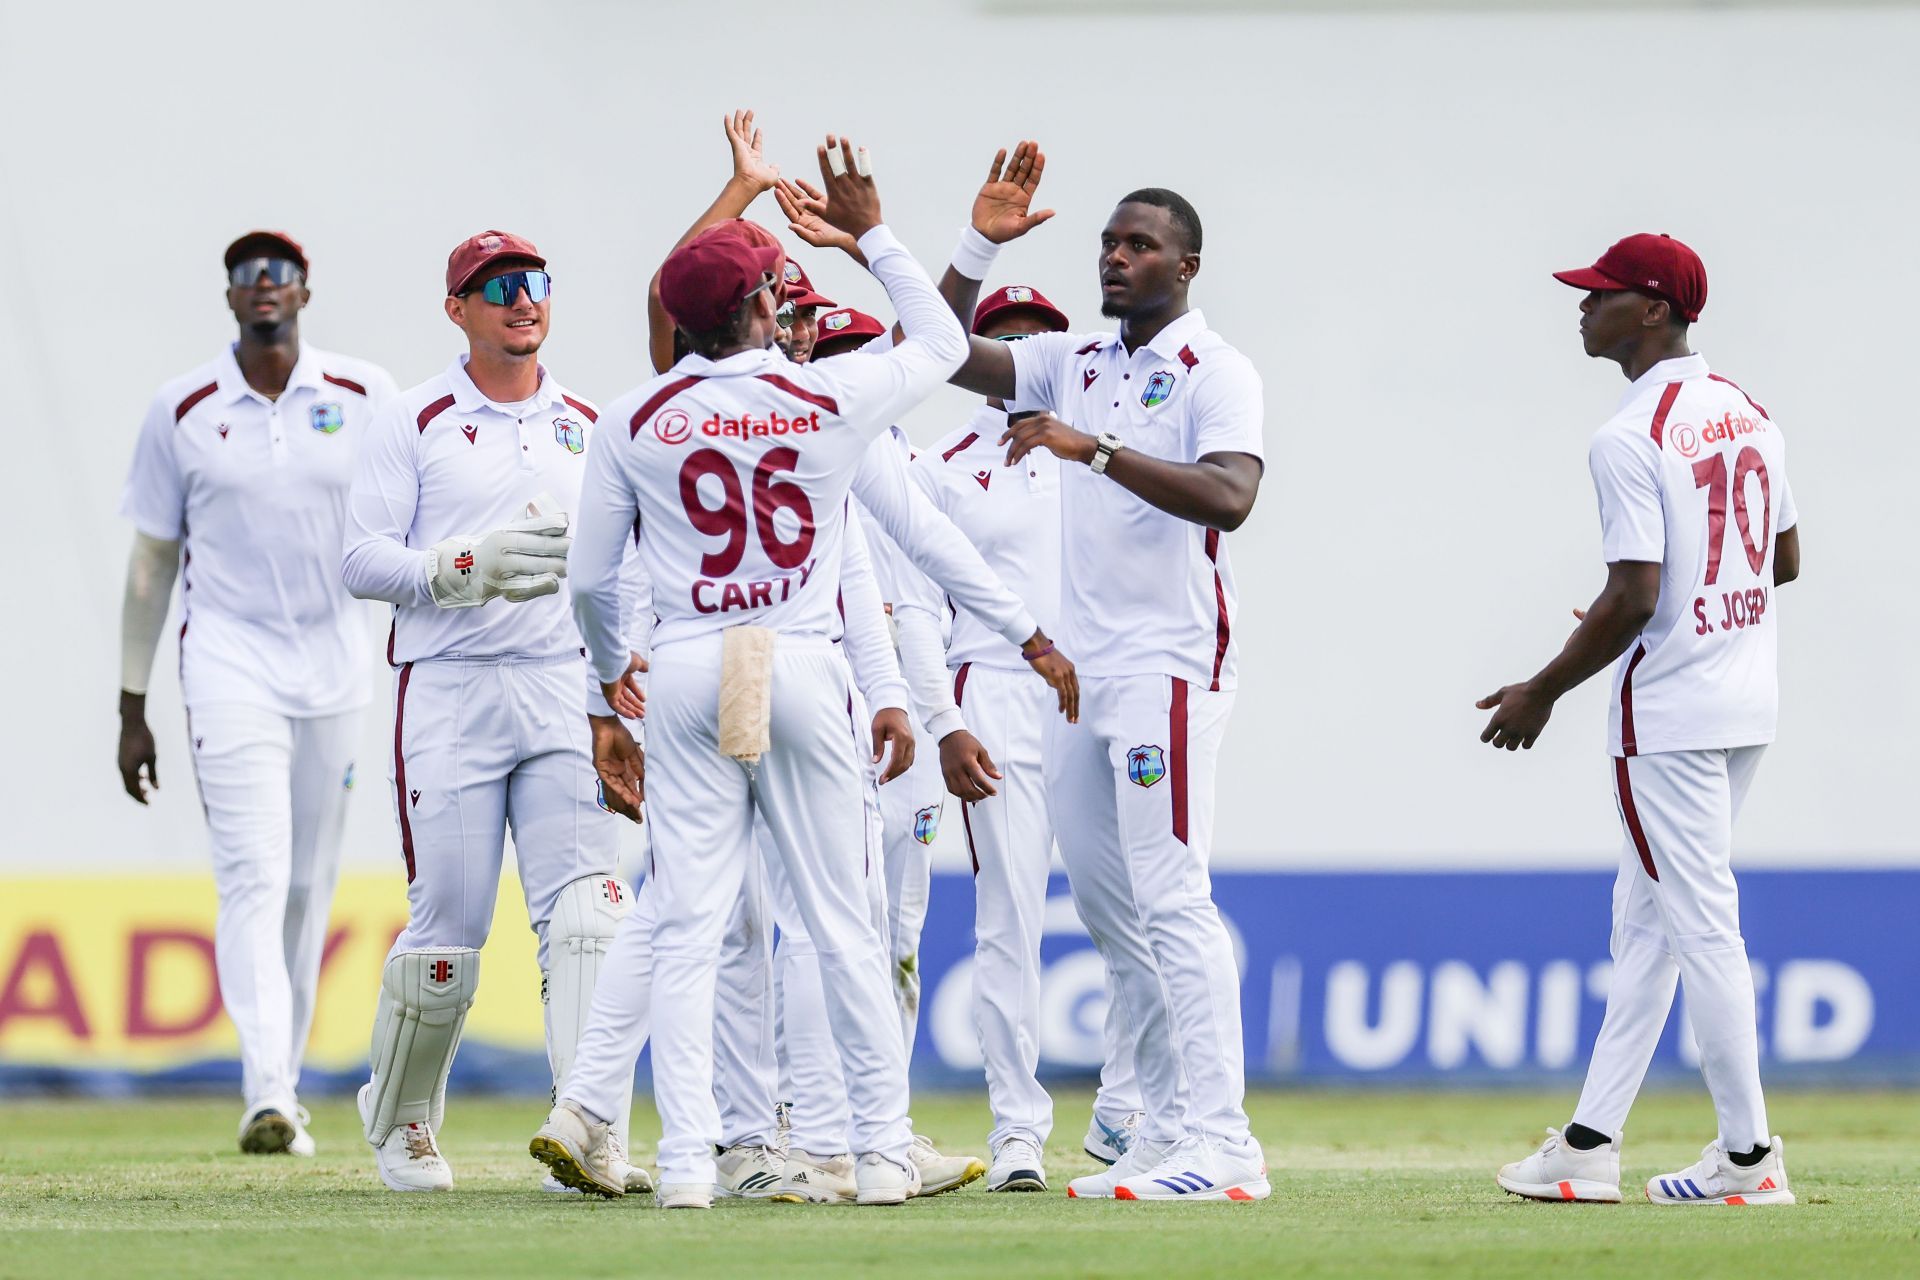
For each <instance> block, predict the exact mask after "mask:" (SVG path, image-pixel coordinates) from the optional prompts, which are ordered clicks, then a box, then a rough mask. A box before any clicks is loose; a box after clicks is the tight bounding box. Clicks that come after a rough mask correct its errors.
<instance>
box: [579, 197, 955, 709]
mask: <svg viewBox="0 0 1920 1280" xmlns="http://www.w3.org/2000/svg"><path fill="white" fill-rule="evenodd" d="M860 247H861V249H862V251H863V252H864V253H865V254H866V257H867V260H868V262H869V263H870V264H871V269H872V271H873V273H874V275H875V276H877V277H878V278H879V279H880V282H881V283H882V284H883V285H885V286H886V289H887V292H888V295H889V297H890V298H891V299H892V301H893V304H894V308H895V311H896V312H897V313H898V314H899V316H900V318H901V323H902V324H903V326H904V327H905V329H906V332H907V337H906V339H905V340H904V341H902V342H901V343H900V344H899V345H898V346H897V347H896V348H895V349H894V350H893V351H891V352H889V353H887V354H886V355H884V356H873V357H868V358H862V359H851V358H848V359H839V360H827V361H822V362H820V363H818V364H807V365H796V364H794V363H792V362H791V361H789V360H788V359H787V358H786V357H785V356H784V355H782V354H780V353H779V352H778V351H777V350H760V351H743V352H739V353H737V354H734V355H731V356H728V357H727V358H726V359H724V360H719V361H713V360H708V359H706V358H705V357H703V356H700V355H697V354H693V355H688V356H687V357H685V358H684V359H682V360H681V361H679V362H678V363H677V364H675V365H674V367H673V368H672V369H669V370H668V371H667V372H666V373H664V374H661V375H660V376H658V377H656V378H654V379H652V380H650V381H648V382H647V383H645V384H643V385H642V386H640V387H638V388H636V389H635V390H633V391H630V392H628V393H627V394H626V395H624V396H622V397H620V398H619V399H618V400H617V401H615V402H614V404H613V405H612V406H610V410H609V418H608V423H609V430H608V431H607V432H606V433H604V435H603V437H602V444H603V446H604V447H601V448H596V449H595V450H593V451H592V453H591V454H589V456H588V460H587V470H588V476H587V483H586V487H585V491H584V493H583V497H582V503H581V511H580V521H579V527H578V530H577V534H576V537H575V541H574V546H573V553H572V556H571V558H570V560H569V564H568V568H569V575H570V581H571V582H572V584H573V594H574V606H575V616H576V618H577V620H578V622H579V626H580V634H581V635H583V636H584V637H585V638H586V641H587V651H588V654H589V656H590V658H591V660H592V662H593V665H594V669H595V671H596V672H597V673H599V674H600V676H601V678H602V679H611V678H613V676H612V675H611V674H609V673H610V672H616V668H617V667H619V666H623V665H624V662H625V644H624V642H623V641H622V640H621V638H620V635H619V622H620V612H619V608H618V601H617V596H616V582H615V580H616V578H617V576H618V567H619V557H620V552H621V547H622V543H623V542H624V541H625V539H626V536H627V531H628V530H629V529H631V528H632V526H633V523H634V519H635V516H636V514H637V515H638V518H639V527H640V557H641V560H642V562H643V563H644V565H645V568H646V573H647V577H648V579H649V580H650V581H651V582H652V584H653V609H654V614H655V616H656V617H657V618H658V619H659V621H658V622H657V623H656V624H655V626H654V631H653V645H654V648H655V649H656V650H658V649H659V648H661V647H663V646H665V645H670V644H675V643H678V642H682V641H686V640H690V639H696V638H699V637H702V636H708V635H713V634H715V633H717V632H719V631H720V630H722V629H723V628H726V627H730V626H736V625H740V624H751V625H753V626H760V627H767V628H769V629H772V630H774V631H778V632H781V633H784V634H790V635H816V636H823V637H830V636H834V635H837V634H839V617H838V595H839V584H840V575H839V568H840V564H841V556H842V544H843V541H844V537H845V525H846V520H847V518H848V512H847V505H848V504H847V495H848V490H849V488H850V486H851V483H852V480H853V476H854V472H855V471H856V470H857V469H858V468H859V467H860V464H861V461H862V459H863V457H865V455H866V453H867V447H868V445H869V443H870V442H871V441H873V440H874V439H875V438H876V437H878V436H879V435H880V434H881V433H882V432H884V431H885V430H886V429H887V427H888V426H889V425H890V424H891V423H892V422H893V421H894V420H895V419H896V418H898V417H899V416H900V415H901V414H902V413H904V412H905V411H906V410H907V409H909V408H911V407H912V406H913V405H914V404H916V403H918V402H919V401H920V400H921V399H923V398H924V397H925V396H926V395H927V394H928V393H929V392H930V391H932V390H933V388H934V387H936V386H938V385H939V384H940V382H941V381H943V380H944V379H945V378H947V377H948V376H949V375H950V374H951V373H952V372H953V371H954V370H955V369H956V368H958V367H959V365H960V363H961V361H962V360H963V359H964V358H965V355H966V336H965V334H964V333H963V332H962V331H961V329H960V326H959V324H958V323H957V322H956V321H955V320H954V319H953V316H952V315H951V314H950V313H949V312H948V311H947V309H946V305H945V303H944V302H942V301H941V299H940V295H939V293H938V292H937V291H936V290H935V289H934V287H933V282H932V281H931V280H929V279H928V278H927V275H926V272H925V271H924V270H923V269H922V268H921V267H920V265H919V264H918V263H917V262H915V261H914V260H913V258H912V257H911V256H910V255H909V254H908V253H907V252H906V250H905V249H904V248H903V247H902V246H901V245H900V243H899V241H898V240H897V239H895V238H894V236H893V233H892V232H891V231H889V230H887V228H886V227H884V226H880V227H875V228H873V229H872V230H871V231H869V232H868V233H867V234H866V235H865V236H863V237H862V238H861V241H860ZM875 514H876V516H878V517H879V518H880V519H882V520H883V521H884V520H885V518H886V517H885V516H884V514H883V513H881V512H879V511H877V510H876V512H875Z"/></svg>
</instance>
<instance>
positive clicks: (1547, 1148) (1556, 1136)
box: [1540, 1125, 1562, 1156]
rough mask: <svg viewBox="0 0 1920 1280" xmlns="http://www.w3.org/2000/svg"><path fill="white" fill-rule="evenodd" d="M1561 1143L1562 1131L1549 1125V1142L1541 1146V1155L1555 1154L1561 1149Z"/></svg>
mask: <svg viewBox="0 0 1920 1280" xmlns="http://www.w3.org/2000/svg"><path fill="white" fill-rule="evenodd" d="M1561 1142H1562V1137H1561V1134H1560V1131H1559V1130H1558V1129H1556V1128H1554V1127H1553V1126H1552V1125H1548V1126H1547V1140H1546V1141H1545V1142H1543V1143H1541V1144H1540V1154H1541V1155H1543V1156H1545V1155H1552V1154H1553V1152H1554V1151H1555V1150H1557V1149H1558V1148H1559V1146H1560V1144H1561Z"/></svg>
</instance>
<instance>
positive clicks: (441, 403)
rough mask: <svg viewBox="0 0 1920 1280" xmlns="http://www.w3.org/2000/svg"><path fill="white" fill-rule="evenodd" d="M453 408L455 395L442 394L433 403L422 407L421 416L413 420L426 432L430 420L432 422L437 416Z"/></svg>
mask: <svg viewBox="0 0 1920 1280" xmlns="http://www.w3.org/2000/svg"><path fill="white" fill-rule="evenodd" d="M451 408H453V397H452V396H450V395H448V396H441V397H440V398H439V399H438V400H435V401H434V402H433V403H432V404H430V405H428V406H427V407H426V408H424V409H422V410H421V411H420V416H419V417H417V418H415V419H414V420H413V421H414V423H415V425H417V426H418V427H419V428H420V430H421V432H422V433H424V432H425V431H426V429H427V424H428V423H429V422H432V421H433V420H434V419H435V418H437V417H439V416H440V415H441V414H443V413H445V412H446V411H447V410H449V409H451Z"/></svg>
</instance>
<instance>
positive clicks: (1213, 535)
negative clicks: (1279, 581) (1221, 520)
mask: <svg viewBox="0 0 1920 1280" xmlns="http://www.w3.org/2000/svg"><path fill="white" fill-rule="evenodd" d="M1207 559H1208V560H1210V561H1212V562H1213V564H1214V570H1213V600H1214V604H1215V606H1216V607H1217V609H1218V612H1217V613H1216V614H1215V615H1214V621H1213V683H1212V684H1211V685H1209V686H1208V690H1209V692H1212V693H1218V692H1220V668H1221V667H1223V666H1225V665H1226V661H1227V646H1228V645H1229V644H1231V643H1232V642H1233V623H1232V622H1230V621H1229V620H1228V619H1227V584H1226V583H1225V582H1223V581H1222V580H1221V578H1220V569H1219V564H1220V531H1219V530H1218V529H1209V530H1207Z"/></svg>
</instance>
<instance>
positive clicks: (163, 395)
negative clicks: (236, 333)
mask: <svg viewBox="0 0 1920 1280" xmlns="http://www.w3.org/2000/svg"><path fill="white" fill-rule="evenodd" d="M222 363H223V361H222V360H221V359H220V358H219V357H217V356H216V357H215V358H214V359H212V360H208V361H206V362H205V363H203V364H197V365H195V366H194V367H193V368H191V369H189V370H187V371H186V372H185V373H180V374H175V375H174V376H173V377H171V378H168V379H167V380H166V381H165V382H163V383H161V384H160V388H159V390H157V391H155V392H154V393H153V403H152V408H151V412H152V414H153V416H154V417H155V418H158V419H164V420H166V421H170V422H179V421H180V420H181V419H182V418H184V417H186V416H187V415H188V414H189V413H191V412H193V409H194V406H196V405H198V404H199V403H200V402H201V401H202V400H205V399H206V398H207V397H208V396H211V395H212V394H213V393H214V392H216V391H218V390H219V389H220V369H221V365H222Z"/></svg>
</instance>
